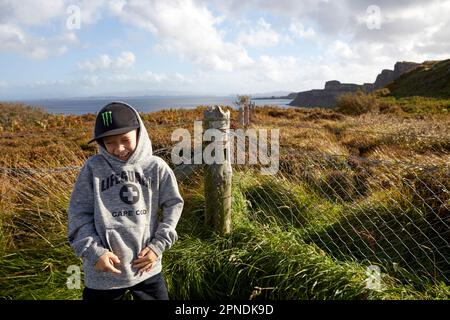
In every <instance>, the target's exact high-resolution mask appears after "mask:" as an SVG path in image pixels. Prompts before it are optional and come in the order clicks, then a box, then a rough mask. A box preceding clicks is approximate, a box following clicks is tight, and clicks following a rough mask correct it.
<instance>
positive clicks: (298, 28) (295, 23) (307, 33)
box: [289, 19, 316, 39]
mask: <svg viewBox="0 0 450 320" xmlns="http://www.w3.org/2000/svg"><path fill="white" fill-rule="evenodd" d="M289 31H290V32H291V33H292V35H293V37H294V38H301V39H314V37H316V32H315V31H314V29H313V28H311V27H308V29H306V28H305V27H304V26H303V24H302V23H301V22H300V21H299V20H297V19H292V20H291V24H290V26H289Z"/></svg>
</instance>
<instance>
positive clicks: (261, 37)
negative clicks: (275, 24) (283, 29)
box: [237, 18, 280, 47]
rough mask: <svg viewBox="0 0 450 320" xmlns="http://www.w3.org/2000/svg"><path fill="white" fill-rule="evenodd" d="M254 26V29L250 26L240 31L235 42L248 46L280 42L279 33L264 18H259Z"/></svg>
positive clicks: (268, 45) (273, 44) (264, 45)
mask: <svg viewBox="0 0 450 320" xmlns="http://www.w3.org/2000/svg"><path fill="white" fill-rule="evenodd" d="M256 27H257V28H256V29H253V28H251V29H250V30H249V31H247V32H241V33H240V34H239V35H238V37H237V43H238V44H240V45H242V46H250V47H273V46H275V45H277V44H278V43H279V42H280V35H279V34H278V33H277V32H276V31H274V30H273V29H272V26H271V25H270V23H267V22H266V21H265V20H264V18H259V20H258V23H257V25H256Z"/></svg>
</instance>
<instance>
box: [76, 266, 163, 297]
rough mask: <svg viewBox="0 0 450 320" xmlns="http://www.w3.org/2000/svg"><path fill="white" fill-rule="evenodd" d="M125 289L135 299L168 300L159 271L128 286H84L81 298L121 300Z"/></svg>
mask: <svg viewBox="0 0 450 320" xmlns="http://www.w3.org/2000/svg"><path fill="white" fill-rule="evenodd" d="M127 290H128V291H130V293H131V295H132V296H133V298H134V299H135V300H169V295H168V293H167V287H166V284H165V282H164V278H163V276H162V273H161V272H160V273H158V274H155V275H154V276H152V277H150V278H148V279H147V280H144V281H142V282H140V283H138V284H136V285H134V286H132V287H129V288H121V289H111V290H97V289H90V288H87V287H85V288H84V290H83V300H122V299H124V297H125V293H126V292H127Z"/></svg>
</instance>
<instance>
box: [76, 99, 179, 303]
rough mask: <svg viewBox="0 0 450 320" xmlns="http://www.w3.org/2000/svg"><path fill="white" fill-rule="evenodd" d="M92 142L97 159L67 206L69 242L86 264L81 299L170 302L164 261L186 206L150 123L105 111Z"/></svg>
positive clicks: (116, 106) (122, 106)
mask: <svg viewBox="0 0 450 320" xmlns="http://www.w3.org/2000/svg"><path fill="white" fill-rule="evenodd" d="M93 141H96V142H97V143H98V145H99V154H97V155H94V156H92V157H90V158H89V159H88V160H87V161H86V163H85V164H84V166H83V168H82V169H81V172H80V174H79V176H78V178H77V181H76V183H75V186H74V189H73V191H72V196H71V199H70V203H69V219H68V220H69V221H68V238H69V243H70V245H71V247H72V248H73V249H74V251H75V253H76V254H77V256H79V257H82V258H83V270H84V284H85V288H84V291H83V299H85V300H91V299H120V298H122V297H123V295H124V293H125V292H126V291H127V290H129V291H130V292H131V294H132V295H133V297H134V298H135V299H142V300H152V299H163V300H167V299H168V294H167V288H166V286H165V283H164V279H163V277H162V274H161V268H162V267H161V258H162V253H163V251H164V250H166V249H168V248H170V247H171V246H172V245H173V243H174V242H175V241H176V240H177V238H178V236H177V233H176V231H175V227H176V225H177V223H178V220H179V218H180V215H181V212H182V210H183V204H184V203H183V199H182V198H181V196H180V193H179V191H178V185H177V181H176V178H175V176H174V174H173V171H172V170H171V169H170V167H169V166H168V165H167V163H166V162H165V161H164V160H162V159H161V158H159V157H156V156H153V155H152V145H151V141H150V138H149V136H148V133H147V130H146V129H145V126H144V123H143V121H142V119H141V117H140V116H139V113H138V112H137V111H136V110H135V109H134V108H132V107H131V106H129V105H128V104H126V103H123V102H112V103H110V104H108V105H106V106H105V107H103V108H102V109H101V110H100V111H99V113H98V115H97V118H96V120H95V130H94V138H93V139H92V140H91V141H90V142H89V143H91V142H93ZM158 208H162V218H161V219H158ZM159 220H160V221H159Z"/></svg>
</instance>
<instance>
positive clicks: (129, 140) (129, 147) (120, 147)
mask: <svg viewBox="0 0 450 320" xmlns="http://www.w3.org/2000/svg"><path fill="white" fill-rule="evenodd" d="M103 143H104V145H105V148H106V150H107V151H108V152H109V153H110V154H112V155H113V156H116V157H117V158H119V159H120V160H123V161H127V160H128V158H129V157H130V156H131V154H132V153H133V151H134V149H136V144H137V129H135V130H132V131H129V132H127V133H122V134H117V135H114V136H109V137H104V138H103Z"/></svg>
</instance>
